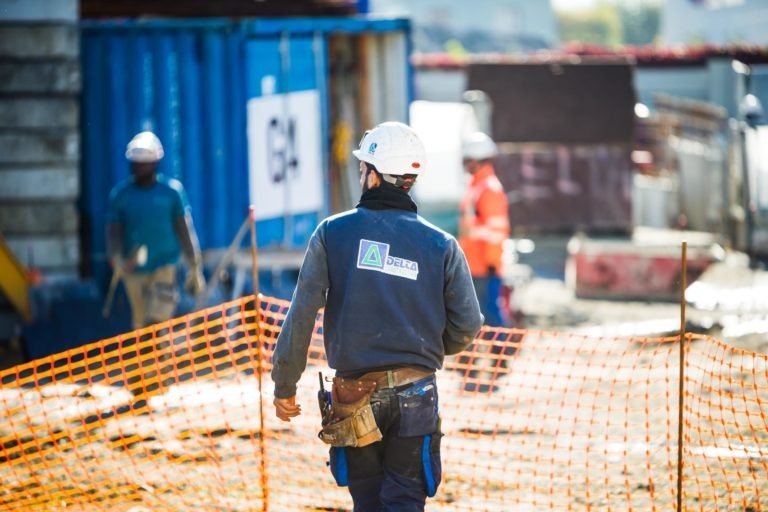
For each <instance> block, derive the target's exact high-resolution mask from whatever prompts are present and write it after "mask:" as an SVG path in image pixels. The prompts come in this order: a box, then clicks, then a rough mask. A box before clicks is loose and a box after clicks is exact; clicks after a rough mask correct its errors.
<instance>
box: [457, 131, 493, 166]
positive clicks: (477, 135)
mask: <svg viewBox="0 0 768 512" xmlns="http://www.w3.org/2000/svg"><path fill="white" fill-rule="evenodd" d="M461 153H462V157H463V158H464V160H488V159H489V158H493V157H495V156H496V155H498V154H499V149H498V148H497V147H496V143H495V142H493V139H491V138H490V137H489V136H488V135H487V134H485V133H483V132H474V133H471V134H469V135H468V136H467V137H465V138H464V140H463V141H462V144H461Z"/></svg>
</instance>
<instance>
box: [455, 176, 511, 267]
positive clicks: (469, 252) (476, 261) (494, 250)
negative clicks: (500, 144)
mask: <svg viewBox="0 0 768 512" xmlns="http://www.w3.org/2000/svg"><path fill="white" fill-rule="evenodd" d="M459 214H460V218H459V244H460V245H461V248H462V249H463V250H464V254H465V255H466V257H467V262H468V263H469V270H470V271H471V272H472V276H473V277H485V276H488V269H489V268H491V267H493V268H494V269H496V274H497V275H500V273H501V253H502V243H503V242H504V240H506V239H507V238H508V237H509V232H510V229H509V203H508V202H507V195H506V194H505V192H504V188H503V187H502V186H501V182H500V181H499V178H497V177H496V173H495V172H494V170H493V166H492V165H491V164H490V163H486V164H484V165H483V166H482V167H481V168H480V169H479V170H478V171H477V172H476V173H475V174H473V175H472V179H471V181H470V184H469V188H468V189H467V192H466V194H465V195H464V199H463V200H462V201H461V204H460V206H459Z"/></svg>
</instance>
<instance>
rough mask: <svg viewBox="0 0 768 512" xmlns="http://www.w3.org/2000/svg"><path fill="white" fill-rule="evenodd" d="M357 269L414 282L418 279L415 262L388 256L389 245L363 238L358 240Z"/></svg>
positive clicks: (417, 266)
mask: <svg viewBox="0 0 768 512" xmlns="http://www.w3.org/2000/svg"><path fill="white" fill-rule="evenodd" d="M357 268H360V269H363V270H374V271H376V272H383V273H385V274H389V275H391V276H396V277H404V278H406V279H412V280H414V281H416V280H417V279H418V277H419V264H418V263H417V262H415V261H411V260H407V259H405V258H398V257H397V256H390V255H389V244H385V243H383V242H375V241H373V240H366V239H364V238H362V239H360V247H359V249H358V251H357Z"/></svg>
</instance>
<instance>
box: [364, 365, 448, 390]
mask: <svg viewBox="0 0 768 512" xmlns="http://www.w3.org/2000/svg"><path fill="white" fill-rule="evenodd" d="M434 373H435V372H433V371H430V370H418V369H416V368H398V369H396V370H385V371H380V372H370V373H366V374H365V375H363V376H362V377H360V379H358V380H361V381H372V382H375V383H376V389H386V388H397V387H400V386H405V385H406V384H411V383H412V382H416V381H417V380H421V379H424V378H426V377H429V376H430V375H434Z"/></svg>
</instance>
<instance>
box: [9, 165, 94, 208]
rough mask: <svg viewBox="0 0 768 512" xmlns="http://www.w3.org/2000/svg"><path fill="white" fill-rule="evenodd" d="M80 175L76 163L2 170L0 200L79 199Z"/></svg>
mask: <svg viewBox="0 0 768 512" xmlns="http://www.w3.org/2000/svg"><path fill="white" fill-rule="evenodd" d="M79 191H80V175H79V170H78V168H77V165H76V164H74V163H73V164H71V165H68V166H66V167H64V166H61V167H30V168H18V167H17V168H10V169H3V170H0V200H9V201H10V200H13V201H24V200H29V199H38V200H39V199H47V200H62V199H77V197H78V195H79Z"/></svg>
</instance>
